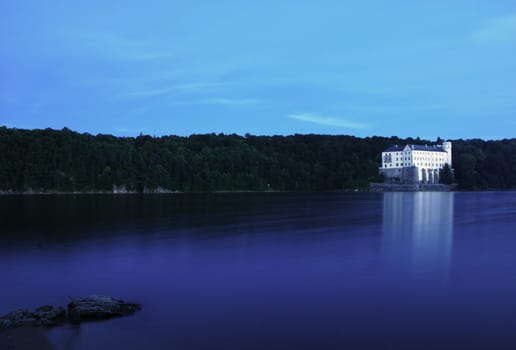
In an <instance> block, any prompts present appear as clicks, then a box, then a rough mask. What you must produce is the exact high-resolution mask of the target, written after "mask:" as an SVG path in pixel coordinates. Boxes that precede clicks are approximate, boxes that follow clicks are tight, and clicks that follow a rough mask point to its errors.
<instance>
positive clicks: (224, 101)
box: [168, 97, 262, 106]
mask: <svg viewBox="0 0 516 350" xmlns="http://www.w3.org/2000/svg"><path fill="white" fill-rule="evenodd" d="M261 102H262V101H261V100H257V99H231V98H221V97H216V98H202V99H192V100H183V101H174V102H171V103H169V104H168V105H169V106H194V105H217V106H248V105H257V104H260V103H261Z"/></svg>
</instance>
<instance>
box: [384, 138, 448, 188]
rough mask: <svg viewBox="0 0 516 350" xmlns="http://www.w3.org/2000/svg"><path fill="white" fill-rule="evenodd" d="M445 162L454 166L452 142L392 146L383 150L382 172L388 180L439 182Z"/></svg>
mask: <svg viewBox="0 0 516 350" xmlns="http://www.w3.org/2000/svg"><path fill="white" fill-rule="evenodd" d="M445 164H448V165H449V166H450V168H452V143H451V142H443V143H442V144H441V145H432V146H428V145H406V146H398V145H396V146H392V147H389V148H387V149H386V150H385V151H383V152H382V167H381V168H380V173H382V174H383V175H384V176H385V178H386V181H387V182H401V183H418V182H419V183H437V182H439V174H440V171H441V169H442V168H443V167H444V165H445Z"/></svg>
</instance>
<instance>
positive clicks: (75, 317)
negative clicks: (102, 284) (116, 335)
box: [68, 295, 141, 323]
mask: <svg viewBox="0 0 516 350" xmlns="http://www.w3.org/2000/svg"><path fill="white" fill-rule="evenodd" d="M140 309H141V306H140V305H139V304H136V303H127V302H125V301H123V300H118V299H114V298H112V297H110V296H105V295H90V296H89V297H87V298H78V299H74V300H72V301H71V302H70V303H69V304H68V320H69V321H70V322H73V323H79V322H82V321H87V320H101V319H106V318H111V317H119V316H126V315H131V314H133V313H134V312H135V311H137V310H140Z"/></svg>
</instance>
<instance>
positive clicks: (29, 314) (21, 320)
mask: <svg viewBox="0 0 516 350" xmlns="http://www.w3.org/2000/svg"><path fill="white" fill-rule="evenodd" d="M65 320H66V312H65V310H64V309H63V308H62V307H54V306H52V305H45V306H40V307H38V308H37V309H36V310H34V311H29V310H25V309H22V310H16V311H13V312H10V313H8V314H7V315H4V316H2V317H0V329H2V328H13V327H21V326H54V325H57V324H59V323H63V322H64V321H65Z"/></svg>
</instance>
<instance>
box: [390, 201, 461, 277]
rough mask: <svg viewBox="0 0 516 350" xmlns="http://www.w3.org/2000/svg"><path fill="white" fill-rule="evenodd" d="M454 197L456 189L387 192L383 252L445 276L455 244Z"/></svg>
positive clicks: (424, 271)
mask: <svg viewBox="0 0 516 350" xmlns="http://www.w3.org/2000/svg"><path fill="white" fill-rule="evenodd" d="M453 199H454V193H453V192H388V193H384V197H383V220H382V247H383V250H384V252H385V253H387V254H388V255H390V256H391V257H392V258H393V259H395V260H398V259H402V260H403V261H404V262H405V263H410V265H411V268H413V269H414V272H416V273H418V274H436V276H439V279H441V278H442V277H444V276H445V275H446V272H447V270H448V267H449V262H450V256H451V250H452V244H453V210H454V204H453V202H454V200H453ZM398 262H399V261H398Z"/></svg>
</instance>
